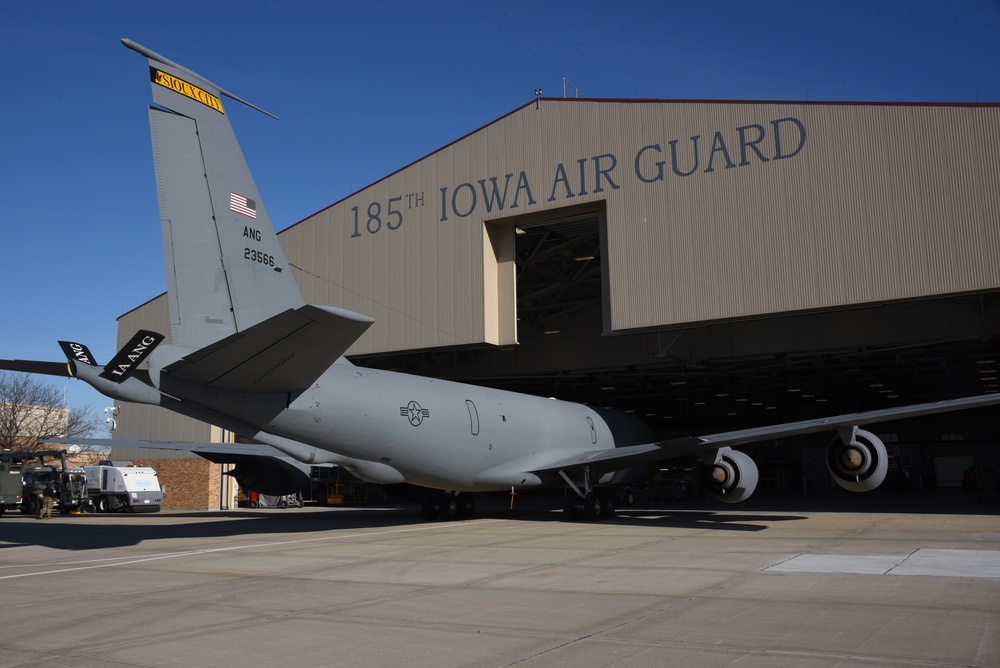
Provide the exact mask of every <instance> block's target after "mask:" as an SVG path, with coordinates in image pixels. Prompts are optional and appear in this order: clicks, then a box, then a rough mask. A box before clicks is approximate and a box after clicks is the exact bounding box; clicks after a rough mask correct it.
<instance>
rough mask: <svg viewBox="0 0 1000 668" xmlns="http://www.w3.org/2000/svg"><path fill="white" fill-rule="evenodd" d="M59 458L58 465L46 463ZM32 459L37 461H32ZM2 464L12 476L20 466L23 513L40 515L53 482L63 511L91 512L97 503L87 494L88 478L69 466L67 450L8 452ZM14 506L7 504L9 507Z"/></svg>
mask: <svg viewBox="0 0 1000 668" xmlns="http://www.w3.org/2000/svg"><path fill="white" fill-rule="evenodd" d="M46 457H48V458H57V459H58V460H59V461H58V464H46V463H45V458H46ZM29 460H35V461H34V462H29ZM0 464H5V465H7V469H8V474H7V475H13V474H12V473H10V471H11V470H16V468H17V467H18V466H19V467H20V469H21V471H20V477H21V504H20V508H21V512H22V513H25V514H29V513H30V514H32V515H37V514H38V512H39V511H40V510H41V508H42V491H43V490H44V489H45V485H47V484H49V483H52V487H53V489H55V491H56V501H55V505H54V508H55V509H56V510H58V511H60V512H63V513H68V512H71V511H74V510H75V511H84V512H86V511H91V510H93V507H94V506H93V504H92V503H91V501H90V496H89V495H88V494H87V477H86V475H84V472H83V469H70V468H69V467H68V466H67V465H66V451H65V450H45V451H40V452H15V451H6V450H5V451H4V452H2V453H0ZM9 507H10V505H9V504H8V505H6V506H5V509H6V508H9Z"/></svg>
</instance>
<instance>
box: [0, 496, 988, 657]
mask: <svg viewBox="0 0 1000 668" xmlns="http://www.w3.org/2000/svg"><path fill="white" fill-rule="evenodd" d="M518 502H519V504H521V505H520V507H519V509H518V510H516V511H515V512H510V511H509V510H508V509H506V508H504V507H503V503H505V502H499V501H498V502H494V503H493V506H492V507H490V504H489V503H486V504H483V503H481V506H483V505H485V506H487V507H486V508H482V507H481V510H482V513H481V515H480V516H479V517H478V518H477V519H473V520H469V521H463V522H438V523H428V522H424V521H423V520H422V519H421V518H420V514H419V509H418V508H416V507H415V506H412V505H404V506H401V507H395V508H392V507H380V508H359V509H347V508H344V509H333V508H304V509H288V510H236V511H230V512H180V511H164V512H161V513H158V514H150V515H80V516H56V518H55V519H53V520H36V519H34V518H32V517H26V516H21V515H19V514H13V515H12V514H10V513H8V514H7V515H5V516H4V517H2V518H0V666H28V665H31V666H35V665H46V666H74V667H75V668H88V667H96V666H183V667H185V668H187V667H189V666H296V667H302V666H341V665H343V666H406V667H407V668H418V667H422V666H434V667H435V668H439V667H441V666H512V665H517V666H612V665H614V666H685V667H686V666H730V665H738V666H866V665H873V666H875V665H877V666H1000V518H998V516H997V515H996V514H983V513H979V514H974V513H968V514H966V513H962V512H948V513H935V512H921V513H908V512H857V511H852V512H830V511H823V510H815V509H810V510H798V511H797V510H795V509H794V503H793V504H791V505H792V506H793V507H782V509H780V510H759V509H752V510H743V509H742V508H741V507H736V508H728V507H713V508H712V509H710V510H700V509H696V508H693V507H687V508H683V509H681V510H677V509H676V508H675V509H673V510H670V509H664V508H649V507H646V508H636V509H632V510H627V511H623V512H621V513H620V515H619V517H617V518H616V519H614V520H607V521H601V522H593V523H587V522H579V523H570V522H564V521H561V520H560V517H559V513H550V512H546V511H545V510H544V508H542V507H532V504H531V502H530V501H523V502H522V500H521V499H518Z"/></svg>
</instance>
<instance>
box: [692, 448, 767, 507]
mask: <svg viewBox="0 0 1000 668" xmlns="http://www.w3.org/2000/svg"><path fill="white" fill-rule="evenodd" d="M719 454H720V456H719V461H718V462H716V463H714V464H704V465H702V469H701V483H702V485H704V486H705V489H706V490H707V491H708V493H709V494H711V495H712V497H713V498H715V499H718V500H719V501H723V502H725V503H739V502H740V501H746V500H747V499H748V498H750V495H751V494H753V492H754V490H755V489H757V479H758V477H759V476H758V474H757V464H756V463H754V461H753V459H751V458H750V455H748V454H746V453H743V452H739V451H738V450H732V449H730V448H724V449H723V450H722V451H721V452H720V453H719Z"/></svg>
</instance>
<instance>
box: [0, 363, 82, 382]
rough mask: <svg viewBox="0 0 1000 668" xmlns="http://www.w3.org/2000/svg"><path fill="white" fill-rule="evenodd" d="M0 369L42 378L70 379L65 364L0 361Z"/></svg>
mask: <svg viewBox="0 0 1000 668" xmlns="http://www.w3.org/2000/svg"><path fill="white" fill-rule="evenodd" d="M0 369H2V370H4V371H18V372H20V373H39V374H42V375H43V376H66V377H67V378H69V377H70V373H69V367H67V366H66V362H36V361H34V360H0Z"/></svg>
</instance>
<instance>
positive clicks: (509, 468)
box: [151, 346, 616, 491]
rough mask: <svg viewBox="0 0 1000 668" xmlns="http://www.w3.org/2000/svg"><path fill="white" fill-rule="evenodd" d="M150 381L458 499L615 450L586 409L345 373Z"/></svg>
mask: <svg viewBox="0 0 1000 668" xmlns="http://www.w3.org/2000/svg"><path fill="white" fill-rule="evenodd" d="M167 348H169V346H168V347H167ZM155 357H156V355H155V354H154V360H151V362H152V363H151V370H153V369H155V361H156V360H155ZM151 377H152V378H153V381H154V384H156V385H157V387H158V389H159V390H160V391H161V392H164V393H166V394H168V395H170V396H173V397H176V398H177V399H179V400H181V401H183V402H190V403H192V404H195V405H198V406H200V407H203V408H205V409H207V410H210V411H212V412H215V413H218V414H220V415H224V416H226V417H229V418H231V419H234V420H238V421H240V422H243V423H246V424H249V425H252V426H254V427H256V428H258V429H260V430H261V431H263V432H266V433H268V434H273V435H275V436H280V437H283V438H287V439H291V440H294V441H299V442H302V443H306V444H308V445H312V446H314V447H317V448H320V449H323V450H327V451H329V452H333V453H336V454H338V455H343V456H347V457H351V458H356V459H360V460H366V461H372V462H379V463H381V464H384V465H387V466H389V467H392V468H393V469H395V470H397V471H399V472H400V473H401V474H402V476H403V477H404V478H405V479H406V480H407V481H409V482H413V483H416V484H421V485H426V486H429V487H436V488H442V489H450V490H454V491H486V490H507V489H510V488H511V487H514V488H524V487H534V486H539V485H543V484H548V483H551V482H552V480H551V476H547V477H544V478H543V477H540V476H536V475H533V474H531V473H526V471H531V470H532V468H533V464H532V461H533V458H537V459H538V464H537V466H538V467H541V466H542V465H543V463H544V461H551V459H552V456H553V455H554V454H561V455H564V456H570V455H572V454H574V453H577V452H588V451H593V450H595V449H601V448H613V447H615V445H616V441H615V435H614V434H613V433H612V430H611V429H610V428H609V426H608V425H607V423H606V422H605V421H604V419H602V417H601V416H600V415H599V414H598V413H597V412H596V411H594V410H593V409H590V408H588V407H587V406H583V405H581V404H575V403H571V402H565V401H558V400H555V399H546V398H541V397H534V396H530V395H524V394H518V393H514V392H507V391H503V390H494V389H489V388H483V387H478V386H474V385H466V384H463V383H456V382H451V381H445V380H438V379H432V378H424V377H420V376H412V375H408V374H402V373H395V372H391V371H381V370H376V369H365V368H362V367H356V366H352V365H349V364H334V365H332V366H331V367H330V368H329V369H328V370H327V371H326V372H324V373H323V375H321V376H320V377H319V378H318V379H317V380H316V381H315V382H314V383H313V385H312V386H311V387H309V388H308V389H306V390H303V391H300V392H294V393H282V394H252V393H240V392H233V391H229V390H221V389H213V388H211V387H204V386H200V385H196V384H193V383H188V382H186V381H182V380H177V379H174V378H172V377H170V376H169V375H168V374H166V373H163V374H161V373H156V372H155V371H152V373H151ZM543 453H544V458H543Z"/></svg>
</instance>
